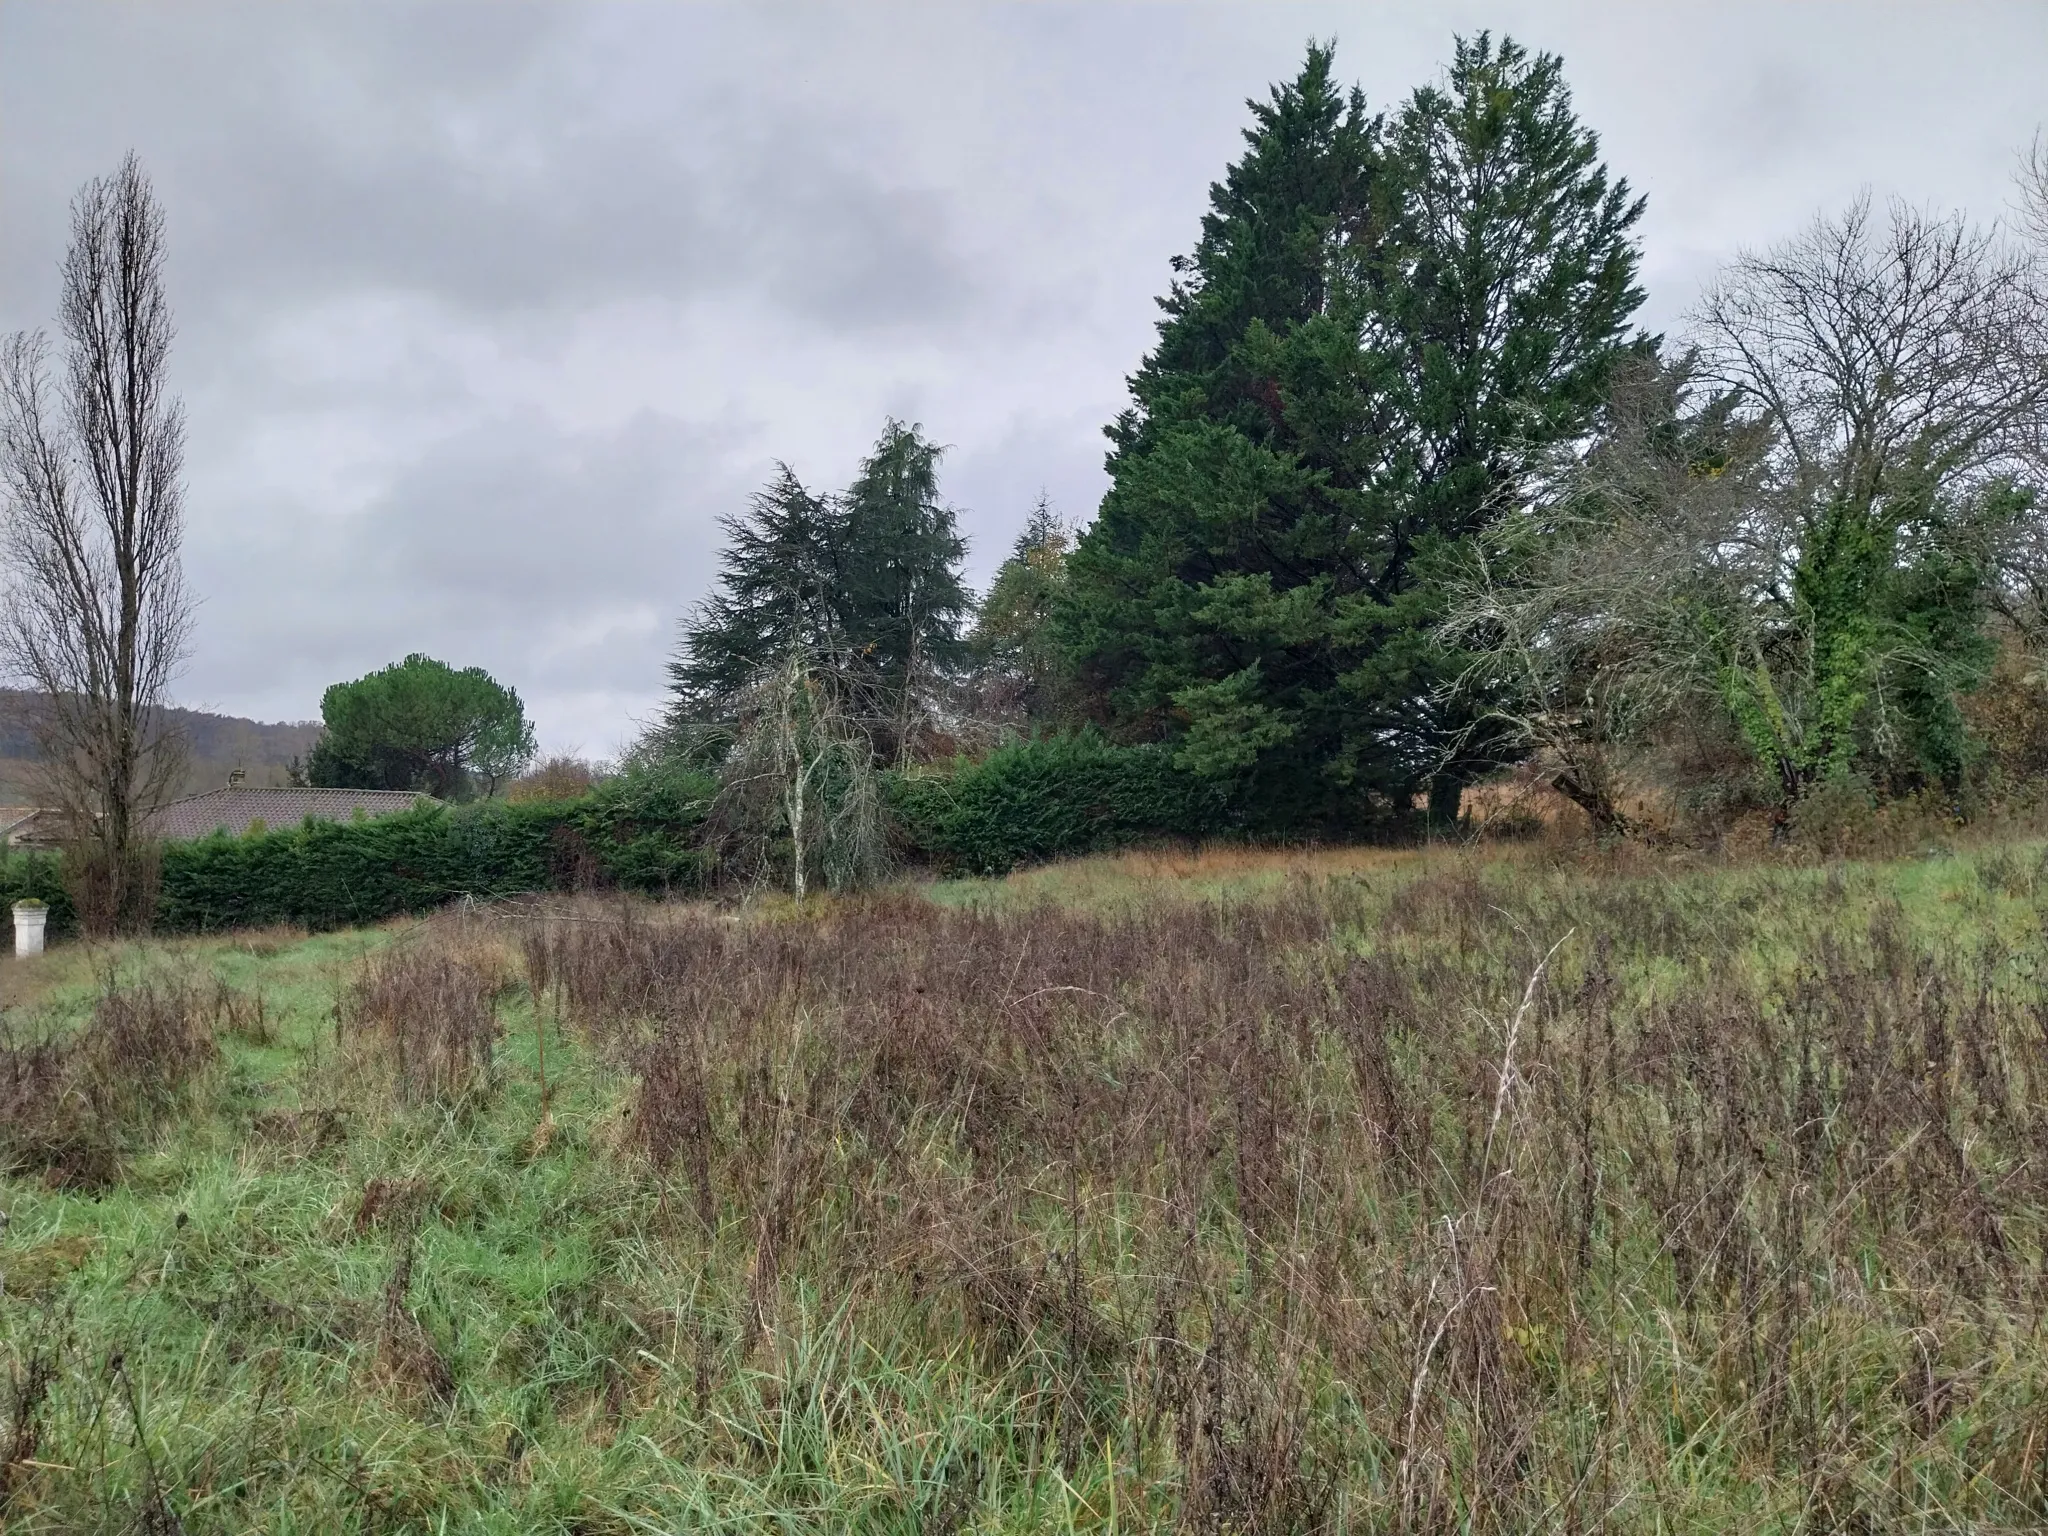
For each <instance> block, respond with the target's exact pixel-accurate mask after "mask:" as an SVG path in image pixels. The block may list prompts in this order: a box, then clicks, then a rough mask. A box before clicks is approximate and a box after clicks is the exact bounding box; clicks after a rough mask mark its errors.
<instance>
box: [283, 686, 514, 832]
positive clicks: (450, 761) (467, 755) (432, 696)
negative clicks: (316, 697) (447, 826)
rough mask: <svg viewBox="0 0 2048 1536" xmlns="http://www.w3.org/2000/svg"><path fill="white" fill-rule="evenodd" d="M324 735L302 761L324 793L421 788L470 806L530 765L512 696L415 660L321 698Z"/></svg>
mask: <svg viewBox="0 0 2048 1536" xmlns="http://www.w3.org/2000/svg"><path fill="white" fill-rule="evenodd" d="M320 717H321V719H322V721H323V722H324V723H325V725H326V727H327V729H326V732H325V734H324V735H322V736H321V738H320V740H319V741H318V742H317V743H316V744H315V745H314V747H313V751H312V753H311V755H310V756H309V758H308V760H307V764H306V776H307V778H308V780H309V781H310V782H311V783H312V784H314V785H316V786H319V787H321V788H329V789H394V790H419V791H421V792H423V793H426V794H430V795H433V796H435V797H436V798H437V799H441V800H467V799H469V798H470V797H471V796H473V795H474V794H476V793H477V792H478V790H479V789H481V791H482V792H483V793H484V794H486V795H489V794H493V793H495V792H496V790H497V788H498V786H499V785H500V784H502V783H504V782H506V781H507V780H509V779H511V778H514V777H516V776H517V775H518V774H519V773H520V771H521V770H523V769H524V768H525V767H526V765H527V764H528V763H529V762H531V761H532V760H533V755H534V750H535V748H534V734H533V726H532V724H531V723H530V722H528V720H527V718H526V711H525V708H524V706H523V705H521V703H520V702H519V695H518V693H517V692H516V691H514V690H513V689H510V688H507V687H505V686H503V685H502V684H500V683H499V682H498V681H497V680H496V679H494V678H493V677H492V676H491V675H490V674H489V673H488V672H486V671H484V669H483V668H482V667H465V668H463V669H462V670H461V671H459V672H458V671H457V670H456V669H455V668H453V667H451V666H449V665H448V664H447V663H446V662H441V661H435V660H434V659H433V658H432V657H429V656H422V655H420V654H418V653H414V654H413V655H410V656H408V657H406V658H405V660H404V661H400V662H393V663H392V664H391V665H390V666H388V667H384V668H382V669H380V670H379V671H376V672H372V673H370V674H369V675H368V676H367V677H361V678H358V679H356V680H355V681H354V682H351V683H336V684H334V686H333V687H331V688H329V689H328V690H327V691H326V693H324V694H323V695H321V698H320Z"/></svg>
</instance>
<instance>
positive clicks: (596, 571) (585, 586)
mask: <svg viewBox="0 0 2048 1536" xmlns="http://www.w3.org/2000/svg"><path fill="white" fill-rule="evenodd" d="M1480 27H1492V28H1494V29H1496V30H1504V31H1507V32H1510V33H1511V34H1513V35H1514V36H1515V37H1517V38H1519V39H1520V40H1522V41H1523V42H1525V43H1527V44H1529V45H1531V46H1532V47H1537V48H1542V49H1547V50H1551V51H1554V52H1557V53H1560V54H1562V55H1563V57H1564V60H1565V73H1566V76H1567V78H1568V79H1569V81H1570V82H1571V84H1572V86H1573V89H1574V92H1575V95H1576V98H1577V102H1578V106H1579V109H1580V112H1581V115H1582V116H1583V117H1584V119H1585V120H1586V121H1587V122H1588V123H1589V124H1590V125H1591V126H1592V127H1593V128H1595V129H1596V130H1597V131H1598V132H1599V134H1600V135H1601V139H1602V143H1603V148H1604V151H1605V154H1606V157H1607V160H1608V163H1609V164H1610V165H1611V166H1612V167H1613V169H1614V170H1615V171H1617V172H1618V173H1620V174H1622V175H1624V176H1626V177H1627V178H1628V179H1629V180H1630V181H1631V182H1632V183H1633V184H1634V185H1635V186H1636V188H1637V189H1638V190H1640V191H1642V192H1645V193H1647V194H1648V197H1649V211H1648V214H1647V215H1646V218H1645V220H1644V224H1643V226H1642V228H1643V238H1644V242H1645V245H1646V252H1647V259H1646V285H1647V287H1648V289H1649V293H1650V305H1649V312H1648V314H1647V315H1646V317H1645V318H1646V320H1647V322H1648V323H1649V324H1651V325H1652V326H1655V327H1659V328H1670V327H1673V326H1675V325H1676V324H1677V323H1678V321H1679V320H1680V318H1681V317H1682V315H1683V313H1684V311H1685V308H1686V306H1687V305H1688V304H1689V303H1690V302H1691V300H1692V298H1693V296H1694V295H1695V293H1696V292H1697V290H1698V287H1699V284H1700V281H1701V279H1702V278H1703V277H1704V276H1706V275H1707V274H1709V273H1710V272H1711V271H1712V270H1713V268H1714V266H1715V264H1716V263H1717V262H1719V261H1720V260H1721V259H1723V258H1724V257H1726V256H1727V255H1728V254H1730V253H1732V252H1733V251H1735V250H1736V249H1738V248H1740V247H1742V246H1744V245H1755V244H1761V243H1768V242H1770V241H1772V240H1775V239H1778V238H1780V237H1782V236H1784V235H1786V234H1788V233H1790V232H1792V231H1794V230H1796V229H1797V228H1798V227H1799V226H1800V225H1801V224H1802V223H1803V222H1805V221H1806V220H1807V219H1809V218H1810V217H1811V216H1812V215H1813V214H1814V213H1815V212H1816V211H1818V210H1820V209H1823V208H1829V209H1831V208H1835V207H1838V206H1839V205H1840V204H1842V203H1843V202H1844V201H1845V200H1846V199H1848V198H1850V197H1851V196H1853V195H1854V194H1855V193H1856V191H1857V190H1858V189H1859V188H1860V187H1864V186H1869V187H1871V188H1872V189H1873V190H1875V191H1876V192H1877V193H1879V194H1880V195H1897V196H1902V197H1905V198H1907V199H1909V200H1911V201H1913V202H1916V203H1921V204H1926V205H1931V206H1936V207H1940V208H1944V209H1946V208H1951V207H1962V208H1967V209H1969V210H1971V211H1972V212H1973V213H1976V214H1978V215H1980V216H1982V217H1985V218H1987V219H1988V218H1992V217H1996V216H1998V215H2000V214H2001V213H2003V212H2004V211H2005V209H2006V205H2007V203H2008V201H2009V198H2010V195H2011V172H2012V168H2013V165H2014V161H2015V156H2016V153H2017V151H2018V150H2019V149H2020V148H2021V147H2022V146H2023V145H2024V144H2025V143H2026V142H2027V141H2028V140H2029V139H2030V138H2031V137H2032V135H2033V134H2034V132H2035V131H2036V128H2037V126H2039V125H2040V123H2041V122H2042V120H2043V119H2044V118H2048V3H2044V0H2014V3H2010V4H1989V3H1986V4H1965V3H1954V0H1950V3H1943V4H1938V5H1937V4H1916V5H1896V6H1887V5H1877V4H1863V5H1848V4H1841V5H1827V4H1820V3H1807V4H1802V5H1797V6H1790V5H1784V4H1778V3H1771V4H1759V5H1734V4H1728V3H1725V0H1724V3H1719V4H1716V5H1712V6H1708V5H1701V4H1699V3H1697V0H1693V3H1688V4H1682V5H1677V4H1675V5H1669V6H1662V5H1655V4H1645V3H1640V0H1636V3H1630V4H1627V5H1623V4H1620V3H1605V4H1588V5H1563V4H1552V5H1539V4H1519V3H1497V4H1490V5H1482V4H1466V3H1457V4H1447V5H1442V6H1429V5H1422V4H1416V3H1412V0H1411V3H1406V4H1401V5H1398V6H1396V5H1362V4H1350V5H1342V4H1316V5H1300V6H1282V5H1266V4H1262V5H1249V4H1247V5H1242V6H1230V7H1225V6H1216V7H1192V6H1176V5H1168V4H1148V5H1135V6H1130V7H1116V6H1110V5H1103V4H1088V5H1075V6H1056V5H1050V4H1029V5H1019V6H1014V7H997V6H986V7H973V6H966V5H947V6H939V5H936V4H934V5H928V6H902V7H885V6H883V5H879V4H865V5H859V6H853V5H848V6H842V7H834V8H829V9H815V10H814V9H803V8H798V7H795V6H761V5H756V6H746V7H732V8H719V7H711V6H684V5H680V4H647V5H625V4H591V3H578V4H567V3H564V4H556V5H547V6H522V5H516V4H505V3H497V4H489V5H485V4H481V3H456V0H442V3H437V4H430V5H424V6H400V5H377V4H363V3H355V0H352V3H349V4H346V5H340V4H336V5H326V6H322V5H314V4H298V5H290V6H285V5H277V4H272V3H268V0H265V3H260V4H246V5H234V6H225V5H210V4H199V3H190V0H186V3H180V4H177V5H141V4H133V5H116V4H93V3H81V0H50V3H40V0H0V330H12V329H15V328H18V327H24V326H36V325H46V324H48V322H49V319H50V317H51V316H52V314H53V312H54V306H55V300H56V288H57V262H58V260H59V258H60V256H61V254H62V251H63V247H64V243H65V239H66V219H67V211H66V210H67V205H68V202H69V199H70V197H71V194H72V193H73V192H74V191H75V190H76V188H77V186H78V184H79V183H80V182H82V181H84V180H85V179H86V178H88V177H90V176H93V175H96V174H102V173H104V172H106V171H108V170H110V169H111V168H113V166H114V165H115V164H116V163H117V162H118V160H119V159H120V157H121V155H122V153H123V152H124V151H126V150H127V149H129V148H131V147H132V148H134V149H136V150H137V151H138V152H139V153H140V154H141V156H142V159H143V163H144V165H145V168H146V169H147V170H148V172H149V174H150V175H151V177H152V178H153V179H154V181H155V183H156V186H157V189H158V191H159V193H160V194H161V196H162V198H163V200H164V202H165V204H166V205H167V209H168V213H169V219H170V233H171V244H172V262H171V273H170V281H171V290H172V299H173V303H174V305H175V308H176V312H177V315H178V318H179V326H180V335H179V343H178V349H177V352H176V355H175V359H174V367H175V370H176V384H177V387H178V389H179V390H180V391H181V392H182V394H183V395H184V398H185V402H186V406H187V411H188V414H189V436H190V448H189V459H188V468H189V503H188V505H189V512H188V516H189V528H188V533H187V542H186V560H187V573H188V577H189V580H190V583H191V585H192V587H193V588H194V589H195V590H196V591H197V592H198V593H200V594H201V595H202V597H203V606H202V608H201V609H200V611H199V623H198V630H197V638H196V643H195V647H194V652H193V656H192V661H191V665H190V667H189V669H188V671H187V673H186V675H185V677H184V679H183V681H182V683H181V689H180V693H181V702H184V703H188V704H192V705H195V706H198V707H201V708H215V709H222V710H226V711H230V712H232V713H236V714H247V715H254V716H258V717H261V718H265V719H302V718H308V717H312V716H315V715H317V713H318V708H319V698H320V692H321V689H322V688H323V687H325V686H326V685H327V684H328V683H330V682H333V681H336V680H338V679H341V678H345V677H353V676H357V675H359V674H361V673H363V672H365V671H368V670H369V669H371V668H373V667H376V666H379V665H382V664H383V663H384V662H386V661H390V660H393V659H396V658H397V657H399V656H402V655H403V654H405V653H406V652H408V651H414V650H424V651H427V652H429V653H431V654H433V655H435V656H438V657H440V658H442V659H443V660H446V661H449V662H451V663H453V664H455V665H458V666H465V665H482V666H484V667H487V668H488V669H490V671H491V672H492V673H494V674H495V675H496V676H497V677H499V678H500V679H501V680H503V681H506V682H509V683H511V684H512V685H514V686H515V687H517V688H518V689H519V690H520V692H521V694H522V695H523V696H524V697H525V698H526V700H527V701H528V704H529V707H530V709H531V712H532V714H533V715H534V718H535V720H536V722H537V723H538V725H539V728H540V734H541V738H542V743H543V745H544V746H545V747H547V748H550V749H580V750H582V751H584V752H586V753H590V754H598V755H602V754H606V753H609V752H611V751H614V750H616V748H617V747H618V746H619V745H620V744H621V743H622V742H624V741H625V740H626V739H628V738H629V737H630V736H631V734H632V733H633V729H634V726H633V722H634V720H635V719H636V718H646V717H647V716H648V715H649V714H650V713H651V711H652V710H653V709H654V708H655V707H656V705H657V703H658V700H659V696H660V691H661V684H662V663H663V660H664V658H665V657H666V655H667V653H668V651H669V649H670V648H671V646H672V644H673V639H674V632H675V625H676V621H677V618H678V616H679V615H680V614H681V613H682V611H683V610H684V609H685V608H686V607H687V606H688V604H689V603H690V602H691V601H692V600H693V599H695V598H697V597H698V596H700V595H701V594H702V593H703V591H704V589H705V587H706V585H707V583H708V581H709V580H710V576H711V572H712V559H713V553H714V550H715V545H716V529H715V526H714V522H713V519H714V518H715V517H717V515H718V514H720V513H722V512H729V511H732V510H735V509H736V508H738V507H740V506H741V505H742V504H743V502H744V499H745V497H746V495H747V493H748V492H749V491H750V490H752V489H754V488H755V487H757V486H758V485H760V484H761V483H762V482H763V481H764V480H765V478H766V477H767V475H768V473H769V470H770V466H771V464H772V462H773V461H774V460H776V459H778V458H780V459H786V460H788V461H789V463H790V464H791V465H792V466H793V467H794V468H795V470H796V471H797V473H798V474H799V475H800V476H801V477H802V478H803V479H804V480H805V481H806V482H808V483H811V484H813V485H815V486H818V487H821V488H831V487H836V486H840V485H843V484H844V483H845V482H846V481H847V480H848V479H849V478H850V477H851V475H852V473H853V468H854V464H855V461H856V460H857V459H858V457H859V456H860V454H861V452H862V450H863V449H864V448H865V447H866V446H867V445H868V444H869V443H871V442H872V441H873V439H874V438H875V436H876V434H877V433H878V432H879V430H880V428H881V425H882V422H883V419H884V418H885V417H886V416H888V415H891V414H894V415H897V416H900V417H904V418H907V419H910V420H913V421H918V422H921V423H923V424H924V426H925V428H926V430H927V431H928V432H930V433H931V434H932V435H933V436H935V437H936V438H937V439H938V440H940V441H941V442H944V443H946V444H949V445H950V450H949V452H948V455H947V458H946V461H945V470H944V481H943V488H944V491H945V493H946V495H947V498H948V499H949V500H951V501H952V502H954V503H955V504H956V505H957V506H959V508H960V509H961V517H962V524H963V526H964V528H965V530H966V531H967V533H968V534H969V535H970V537H971V538H972V540H973V546H974V552H973V557H972V570H973V574H974V576H975V577H976V579H977V580H978V581H982V580H985V579H986V577H987V574H988V572H989V571H990V570H991V569H992V568H993V566H994V564H995V562H996V561H997V560H999V559H1000V558H1001V556H1002V554H1003V552H1004V551H1005V549H1006V548H1007V546H1008V545H1009V543H1010V541H1011V540H1012V538H1014V536H1015V534H1016V532H1017V530H1018V529H1019V527H1021V525H1022V523H1023V521H1024V518H1025V515H1026V514H1027V512H1028V511H1029V509H1030V506H1031V503H1032V502H1033V500H1034V499H1035V498H1036V497H1037V495H1038V494H1039V491H1040V490H1041V488H1042V489H1044V490H1045V491H1046V492H1047V493H1048V494H1049V495H1050V496H1051V497H1052V499H1053V501H1054V503H1055V505H1056V506H1057V507H1058V508H1059V509H1060V510H1061V511H1063V512H1065V513H1066V514H1068V515H1069V516H1072V517H1077V518H1085V517H1087V516H1088V515H1090V514H1092V512H1093V510H1094V507H1095V503H1096V501H1097V500H1098V498H1099V497H1100V495H1101V492H1102V488H1103V484H1104V477H1103V473H1102V452H1103V445H1102V438H1101V435H1100V434H1101V427H1102V425H1103V423H1104V422H1106V421H1107V420H1108V419H1109V418H1110V417H1111V416H1112V415H1113V414H1114V413H1115V412H1116V410H1117V409H1118V408H1119V406H1120V405H1121V403H1122V401H1123V381H1124V378H1125V376H1126V375H1127V374H1128V373H1129V372H1130V371H1131V369H1132V368H1133V367H1134V366H1135V364H1136V363H1137V361H1138V359H1139V357H1140V356H1141V355H1142V353H1143V352H1144V350H1145V348H1146V347H1147V345H1148V344H1149V341H1150V338H1151V327H1152V324H1153V320H1154V317H1155V314H1156V311H1155V309H1154V306H1153V299H1154V297H1155V295H1157V294H1158V293H1159V292H1160V291H1161V289H1162V288H1163V286H1164V284H1165V282H1166V279H1167V276H1168V266H1167V263H1168V259H1169V258H1170V257H1172V256H1173V255H1174V254H1175V253H1177V252H1181V251H1185V250H1187V249H1188V248H1189V247H1190V246H1191V245H1192V243H1193V240H1194V237H1195V235H1196V232H1197V227H1198V220H1199V218H1200V215H1201V213H1202V210H1203V208H1204V206H1205V199H1206V195H1207V190H1208V186H1209V183H1210V182H1211V181H1212V180H1214V179H1215V178H1216V177H1217V175H1218V174H1219V173H1220V172H1221V170H1222V168H1223V166H1224V165H1225V163H1226V162H1227V161H1228V160H1229V159H1230V158H1231V157H1232V156H1233V155H1234V154H1235V153H1236V152H1237V149H1238V147H1239V140H1238V134H1239V130H1240V129H1241V128H1242V127H1243V125H1244V123H1245V121H1246V112H1245V108H1244V98H1245V97H1246V96H1247V95H1250V94H1253V93H1261V94H1263V92H1264V90H1265V87H1266V85H1267V84H1268V83H1269V82H1270V81H1272V80H1274V79H1276V78H1279V77H1281V76H1284V75H1287V74H1289V73H1291V72H1292V71H1293V70H1294V68H1295V67H1296V66H1297V65H1298V63H1299V60H1300V55H1301V51H1302V47H1303V44H1304V42H1305V40H1306V39H1308V38H1309V37H1310V36H1316V37H1331V36H1334V37H1335V38H1336V39H1337V43H1338V53H1337V62H1338V68H1339V70H1340V72H1341V73H1342V74H1343V75H1344V76H1345V77H1346V78H1347V79H1352V80H1356V81H1358V82H1359V83H1360V84H1362V85H1363V86H1364V88H1365V91H1366V94H1367V96H1368V98H1369V100H1370V101H1371V103H1372V105H1373V106H1374V107H1375V108H1376V109H1377V108H1383V107H1391V106H1393V105H1395V104H1396V103H1397V102H1398V101H1399V99H1400V98H1401V97H1402V96H1403V95H1405V94H1406V92H1407V91H1408V90H1409V89H1410V88H1412V87H1413V86H1414V85H1416V84H1418V83H1420V82H1422V81H1425V80H1427V79H1429V78H1430V77H1431V76H1432V75H1434V74H1435V73H1436V72H1437V71H1438V70H1439V69H1440V68H1441V66H1442V63H1443V61H1444V60H1445V59H1446V57H1447V56H1448V55H1449V52H1450V48H1451V38H1452V35H1453V34H1454V33H1456V32H1460V31H1471V30H1475V29H1477V28H1480Z"/></svg>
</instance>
